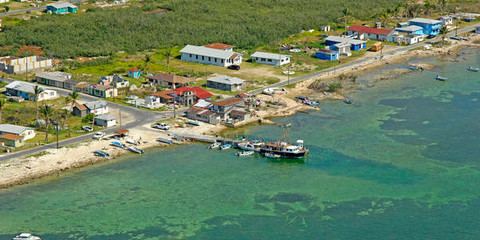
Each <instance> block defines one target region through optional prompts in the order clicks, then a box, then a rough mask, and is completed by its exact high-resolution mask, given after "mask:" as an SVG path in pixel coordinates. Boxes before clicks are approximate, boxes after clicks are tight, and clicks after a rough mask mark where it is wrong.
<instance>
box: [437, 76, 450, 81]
mask: <svg viewBox="0 0 480 240" xmlns="http://www.w3.org/2000/svg"><path fill="white" fill-rule="evenodd" d="M435 79H436V80H438V81H442V82H444V81H447V79H448V78H446V77H442V76H440V75H437V76H436V77H435Z"/></svg>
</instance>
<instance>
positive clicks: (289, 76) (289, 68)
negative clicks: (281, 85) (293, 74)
mask: <svg viewBox="0 0 480 240" xmlns="http://www.w3.org/2000/svg"><path fill="white" fill-rule="evenodd" d="M287 76H288V84H287V86H290V64H288V74H287Z"/></svg>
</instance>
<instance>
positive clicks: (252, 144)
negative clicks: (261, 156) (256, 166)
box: [237, 140, 264, 152]
mask: <svg viewBox="0 0 480 240" xmlns="http://www.w3.org/2000/svg"><path fill="white" fill-rule="evenodd" d="M263 144H264V143H263V142H262V141H259V140H255V141H248V142H243V143H238V144H237V148H239V149H241V150H244V151H254V152H260V148H261V147H262V146H263Z"/></svg>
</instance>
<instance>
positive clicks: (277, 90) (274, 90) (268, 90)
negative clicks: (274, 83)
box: [262, 88, 287, 95]
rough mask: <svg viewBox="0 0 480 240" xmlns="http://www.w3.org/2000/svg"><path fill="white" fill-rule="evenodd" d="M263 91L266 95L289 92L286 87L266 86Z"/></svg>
mask: <svg viewBox="0 0 480 240" xmlns="http://www.w3.org/2000/svg"><path fill="white" fill-rule="evenodd" d="M262 92H263V93H264V94H266V95H273V94H281V93H287V90H286V89H285V88H265V89H263V91H262Z"/></svg>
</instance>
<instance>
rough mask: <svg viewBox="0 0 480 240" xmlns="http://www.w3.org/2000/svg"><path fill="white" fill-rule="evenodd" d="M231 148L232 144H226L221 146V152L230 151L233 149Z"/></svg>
mask: <svg viewBox="0 0 480 240" xmlns="http://www.w3.org/2000/svg"><path fill="white" fill-rule="evenodd" d="M231 147H232V144H230V143H226V144H223V145H222V146H220V148H219V149H220V150H227V149H229V148H231Z"/></svg>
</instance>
